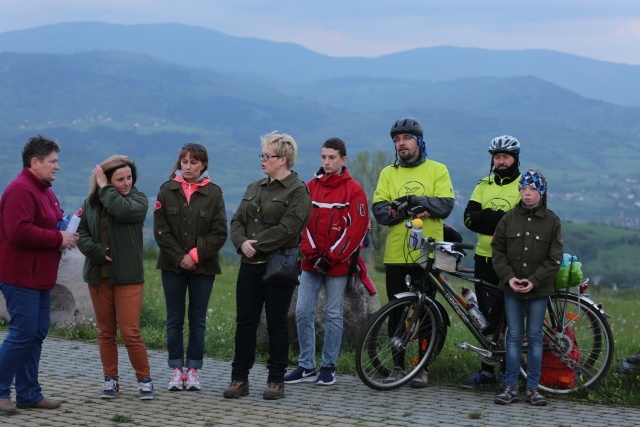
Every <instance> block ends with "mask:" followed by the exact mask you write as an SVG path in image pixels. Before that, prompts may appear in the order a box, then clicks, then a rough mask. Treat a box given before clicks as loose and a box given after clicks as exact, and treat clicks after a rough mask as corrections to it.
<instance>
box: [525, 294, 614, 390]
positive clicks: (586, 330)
mask: <svg viewBox="0 0 640 427" xmlns="http://www.w3.org/2000/svg"><path fill="white" fill-rule="evenodd" d="M544 334H545V344H544V352H543V360H542V376H541V378H540V389H541V390H544V391H546V392H549V393H557V394H566V393H570V392H572V391H575V390H577V389H579V388H581V387H593V386H595V385H596V384H598V383H599V382H600V381H601V380H602V379H603V378H604V376H605V375H606V374H607V371H608V370H609V367H610V366H611V361H612V359H613V346H614V343H613V334H612V332H611V327H610V326H609V323H608V322H607V320H606V319H605V318H604V316H602V314H601V313H600V311H599V310H598V309H596V308H595V307H593V306H592V305H591V304H589V303H587V302H586V301H582V300H581V299H580V297H579V296H578V295H576V294H572V293H559V294H556V295H554V296H552V297H550V299H549V304H548V311H547V317H546V320H545V326H544ZM549 352H551V353H549ZM523 360H526V350H523ZM521 372H522V374H523V375H524V377H525V378H526V363H524V364H523V367H522V368H521Z"/></svg>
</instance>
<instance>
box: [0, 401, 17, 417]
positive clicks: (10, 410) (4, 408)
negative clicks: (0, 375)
mask: <svg viewBox="0 0 640 427" xmlns="http://www.w3.org/2000/svg"><path fill="white" fill-rule="evenodd" d="M0 412H4V413H5V414H8V415H13V414H17V413H18V410H17V409H16V407H15V406H14V405H13V403H11V401H10V400H9V399H0Z"/></svg>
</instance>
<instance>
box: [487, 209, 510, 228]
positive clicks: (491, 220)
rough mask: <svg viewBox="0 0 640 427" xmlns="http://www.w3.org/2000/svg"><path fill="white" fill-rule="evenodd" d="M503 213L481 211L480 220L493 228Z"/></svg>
mask: <svg viewBox="0 0 640 427" xmlns="http://www.w3.org/2000/svg"><path fill="white" fill-rule="evenodd" d="M504 214H505V211H499V210H498V211H494V210H493V209H483V210H482V219H483V220H484V221H485V223H486V224H487V225H491V226H493V227H495V226H496V225H498V223H499V222H500V220H501V219H502V217H503V216H504Z"/></svg>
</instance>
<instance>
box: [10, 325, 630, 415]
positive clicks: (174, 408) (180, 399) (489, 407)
mask: <svg viewBox="0 0 640 427" xmlns="http://www.w3.org/2000/svg"><path fill="white" fill-rule="evenodd" d="M5 335H6V332H5V331H0V340H1V339H3V338H4V336H5ZM149 360H150V363H151V373H152V376H153V378H154V383H155V387H156V392H157V396H156V399H154V400H145V401H141V400H139V399H138V397H137V384H136V380H135V376H134V373H133V369H132V368H131V365H130V364H129V360H128V358H127V355H126V350H125V349H124V347H123V348H121V349H120V375H121V378H120V390H121V393H120V395H118V396H117V397H116V398H115V399H112V400H101V399H99V398H98V393H99V391H100V389H101V386H102V368H101V365H100V360H99V356H98V348H97V345H96V344H92V343H83V342H77V341H66V340H61V339H55V338H47V339H46V341H45V345H44V349H43V352H42V359H41V363H40V382H41V384H42V389H43V393H44V395H45V396H47V397H51V398H53V399H59V400H61V401H62V402H63V404H62V406H61V408H60V409H56V410H36V409H28V410H19V414H17V415H13V416H8V415H0V425H1V426H21V427H22V426H24V427H27V426H34V427H35V426H134V425H136V426H172V427H173V426H176V427H177V426H333V427H337V426H345V427H353V426H372V427H375V426H425V425H436V426H491V427H503V426H504V427H507V426H526V425H530V426H537V427H542V426H544V427H546V426H557V427H560V426H580V427H587V426H594V427H595V426H597V427H601V426H616V427H617V426H625V425H638V420H640V409H636V408H617V407H610V406H604V405H584V404H578V403H574V402H566V401H561V400H555V399H553V397H550V398H549V397H548V400H549V405H548V406H547V407H544V408H536V407H532V406H530V405H528V404H526V403H519V404H511V405H506V406H498V405H495V404H494V403H493V393H490V392H489V393H488V392H469V391H463V390H460V389H457V388H450V387H435V386H429V387H428V388H426V389H421V390H415V389H411V388H409V387H402V388H401V389H398V390H393V391H387V392H378V391H374V390H371V389H369V388H368V387H366V386H365V385H364V384H362V382H361V381H360V380H359V379H358V378H357V377H353V376H349V375H339V376H338V382H337V383H336V384H335V385H334V386H330V387H320V386H316V385H315V384H313V383H303V384H294V385H288V386H287V387H286V395H285V398H284V399H281V400H277V401H266V400H263V399H262V390H263V387H264V386H265V382H266V374H267V372H266V368H265V366H264V365H256V366H255V367H254V369H253V370H252V373H251V376H250V378H249V381H250V383H251V390H250V393H249V395H248V396H246V397H242V398H240V399H237V400H236V399H224V398H223V397H222V391H223V390H224V388H225V387H226V386H227V385H228V382H229V378H230V372H231V364H230V363H229V362H226V361H219V360H215V359H210V358H207V359H206V360H205V364H204V368H203V369H202V371H200V382H201V383H202V384H203V386H204V387H203V390H202V391H199V392H188V391H180V392H169V391H167V390H166V383H167V382H168V380H169V375H170V370H169V368H168V367H167V365H166V353H164V352H160V351H149ZM11 399H12V400H13V401H15V395H14V394H13V392H12V396H11Z"/></svg>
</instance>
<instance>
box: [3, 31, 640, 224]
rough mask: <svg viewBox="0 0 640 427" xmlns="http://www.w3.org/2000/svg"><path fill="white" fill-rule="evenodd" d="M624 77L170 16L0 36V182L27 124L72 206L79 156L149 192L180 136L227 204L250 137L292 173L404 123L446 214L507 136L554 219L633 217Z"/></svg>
mask: <svg viewBox="0 0 640 427" xmlns="http://www.w3.org/2000/svg"><path fill="white" fill-rule="evenodd" d="M639 85H640V66H631V65H624V64H614V63H606V62H602V61H595V60H591V59H588V58H580V57H576V56H572V55H567V54H562V53H559V52H552V51H538V50H529V51H489V50H482V49H461V48H452V47H440V48H425V49H414V50H411V51H406V52H399V53H396V54H392V55H385V56H381V57H378V58H333V57H328V56H325V55H321V54H317V53H315V52H312V51H310V50H308V49H305V48H303V47H301V46H298V45H295V44H291V43H277V42H269V41H265V40H257V39H249V38H239V37H232V36H227V35H224V34H222V33H219V32H216V31H213V30H207V29H203V28H196V27H188V26H184V25H177V24H159V25H133V26H123V25H113V24H104V23H68V24H57V25H51V26H44V27H37V28H33V29H29V30H21V31H12V32H6V33H0V166H2V168H0V188H4V187H5V186H6V183H8V182H9V180H10V179H12V178H13V176H15V174H16V173H17V171H18V170H19V166H20V165H19V161H18V159H19V153H20V150H21V148H22V144H24V142H25V141H26V140H27V139H28V137H29V136H31V135H33V134H35V133H43V134H47V135H50V136H52V137H54V138H57V139H58V140H59V141H60V142H61V146H62V148H63V152H62V153H61V162H62V164H63V170H61V172H60V174H59V177H60V178H59V182H57V183H56V192H57V193H58V194H59V195H61V197H62V198H63V202H64V201H66V203H67V204H69V205H72V206H73V205H76V204H78V203H79V201H81V199H82V198H83V197H84V194H85V193H86V183H87V181H88V177H89V174H90V172H91V170H92V167H93V165H94V164H95V163H97V162H99V161H101V160H102V159H104V158H105V157H107V156H108V155H110V154H113V153H115V152H119V153H125V154H130V155H131V156H132V157H134V159H136V161H137V163H138V165H139V168H140V187H141V188H142V189H143V190H144V191H145V192H147V193H148V194H149V195H150V196H151V197H154V196H155V193H156V191H157V188H158V187H159V185H160V184H161V183H162V182H163V181H164V180H165V179H166V177H167V176H168V174H169V172H170V171H171V167H172V165H173V163H174V162H175V157H176V155H177V153H178V149H179V147H180V146H181V145H182V143H184V142H185V141H188V140H196V141H199V142H202V143H204V144H205V145H206V146H207V147H208V148H209V151H210V152H211V172H212V175H213V177H214V181H216V182H218V183H219V184H220V185H221V187H222V188H223V190H224V192H225V199H226V200H227V201H228V203H227V204H228V205H229V206H230V208H233V206H235V204H236V203H237V201H238V200H239V198H240V196H241V195H242V192H243V190H244V187H245V186H246V184H248V183H249V182H250V181H252V180H254V179H257V178H259V177H260V176H261V171H260V168H259V162H258V159H257V154H258V153H259V149H260V148H259V136H260V135H262V134H265V133H268V132H270V131H273V130H279V131H282V132H286V133H290V134H291V135H293V136H294V137H295V138H296V140H297V141H298V143H299V148H300V153H299V161H298V163H297V165H296V167H295V169H296V170H297V171H298V172H299V173H300V176H301V178H302V179H305V180H307V179H309V178H310V177H311V176H312V174H313V172H314V171H315V170H317V167H318V166H319V161H318V160H319V159H318V153H319V147H320V144H321V143H322V141H324V140H325V139H327V138H328V137H331V136H339V137H341V138H343V139H344V140H345V141H346V142H347V144H348V148H349V155H350V157H352V158H353V157H354V156H355V155H356V154H358V153H359V152H362V151H365V150H366V151H388V152H392V150H393V145H392V144H391V142H390V138H389V134H388V132H389V128H390V126H391V124H392V123H393V122H394V121H395V120H396V119H397V118H400V117H405V116H414V117H416V118H417V119H418V120H419V121H420V122H421V123H422V124H423V125H424V127H425V136H426V140H427V147H428V152H429V155H430V156H431V157H432V158H434V159H435V160H438V161H442V162H444V163H445V164H447V166H448V168H449V170H450V172H451V175H452V179H453V182H454V187H455V189H456V191H457V193H458V205H459V206H460V207H464V205H466V200H467V199H468V196H469V195H470V193H471V190H472V189H473V187H474V185H475V183H476V182H477V180H478V179H479V178H481V177H482V176H483V175H486V173H488V171H489V162H490V157H489V155H488V154H487V152H486V150H487V147H488V145H489V141H490V140H491V138H493V137H495V136H498V135H502V134H512V135H514V136H516V137H518V139H520V141H521V143H522V146H523V149H522V151H523V155H522V158H521V159H522V162H523V167H529V166H535V167H539V168H541V169H542V170H543V171H544V172H545V173H546V174H547V176H548V178H549V180H550V188H551V191H552V192H554V193H555V194H556V196H557V200H556V201H555V202H554V203H555V210H556V211H557V212H559V213H560V214H562V215H564V216H565V217H567V218H570V219H573V220H576V221H598V222H603V221H605V222H606V221H612V222H613V221H618V220H620V218H621V211H622V212H624V214H623V216H624V219H625V220H628V219H629V218H635V219H636V220H640V213H639V212H640V206H636V205H637V203H636V200H638V199H637V197H640V189H637V188H636V187H637V186H636V185H635V184H634V182H635V181H634V180H639V179H640V174H639V172H638V169H637V165H638V164H639V161H640V143H639V142H640V120H638V119H639V118H640V114H639V113H640V108H639V107H640V96H639V93H638V91H637V89H634V88H637V87H639ZM252 156H254V157H252ZM65 164H66V165H70V166H72V167H71V168H69V172H67V173H66V174H65V170H64V165H65ZM614 194H618V196H617V197H613V195H614ZM63 204H64V203H63ZM69 209H71V206H70V207H69ZM458 209H459V208H458ZM455 215H456V217H457V216H461V215H460V214H459V213H455Z"/></svg>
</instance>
